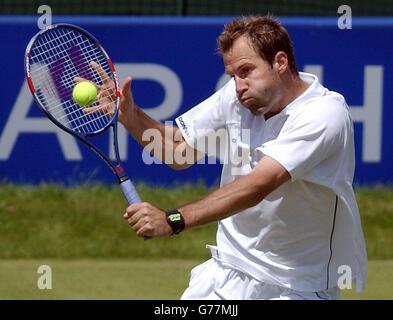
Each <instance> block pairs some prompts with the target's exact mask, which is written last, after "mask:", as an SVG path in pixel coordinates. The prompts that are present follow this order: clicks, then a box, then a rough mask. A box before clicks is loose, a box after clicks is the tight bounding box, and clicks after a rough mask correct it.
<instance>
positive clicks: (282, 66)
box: [273, 51, 288, 74]
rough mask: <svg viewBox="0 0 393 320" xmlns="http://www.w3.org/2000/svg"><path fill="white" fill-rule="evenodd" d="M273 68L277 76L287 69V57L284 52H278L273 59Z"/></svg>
mask: <svg viewBox="0 0 393 320" xmlns="http://www.w3.org/2000/svg"><path fill="white" fill-rule="evenodd" d="M273 65H274V68H275V70H277V72H278V73H279V74H282V73H284V72H285V71H286V70H287V69H288V56H287V54H286V53H285V52H284V51H279V52H277V53H276V55H275V57H274V64H273Z"/></svg>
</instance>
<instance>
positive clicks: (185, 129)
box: [178, 117, 190, 137]
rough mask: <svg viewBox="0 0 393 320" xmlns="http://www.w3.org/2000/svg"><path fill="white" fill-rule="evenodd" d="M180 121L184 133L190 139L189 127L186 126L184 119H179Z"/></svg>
mask: <svg viewBox="0 0 393 320" xmlns="http://www.w3.org/2000/svg"><path fill="white" fill-rule="evenodd" d="M178 119H179V123H180V125H181V127H182V129H183V131H184V133H185V134H186V136H187V137H190V132H189V131H188V128H187V125H186V124H185V122H184V120H183V118H182V117H179V118H178Z"/></svg>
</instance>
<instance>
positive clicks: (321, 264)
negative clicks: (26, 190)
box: [120, 17, 367, 299]
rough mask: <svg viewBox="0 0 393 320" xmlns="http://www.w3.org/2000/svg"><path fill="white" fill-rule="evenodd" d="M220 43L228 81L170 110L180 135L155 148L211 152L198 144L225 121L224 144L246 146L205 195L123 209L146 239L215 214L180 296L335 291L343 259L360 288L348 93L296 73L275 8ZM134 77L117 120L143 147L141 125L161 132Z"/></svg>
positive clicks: (316, 295)
mask: <svg viewBox="0 0 393 320" xmlns="http://www.w3.org/2000/svg"><path fill="white" fill-rule="evenodd" d="M218 42H219V49H220V52H221V54H222V56H223V60H224V64H225V69H226V72H227V73H228V74H229V75H230V76H231V77H232V79H231V80H230V81H229V82H228V83H227V84H226V85H225V86H224V87H223V88H222V89H220V90H219V91H217V92H216V93H215V94H214V95H212V96H211V97H210V98H208V99H207V100H205V101H203V102H202V103H200V104H199V105H197V106H196V107H194V108H192V109H191V110H189V111H188V112H186V113H185V114H183V115H182V116H180V117H178V118H177V119H176V122H177V124H178V126H179V128H175V127H173V128H171V130H172V133H173V137H175V136H176V135H178V133H179V132H181V134H182V137H183V138H182V139H175V138H172V137H170V138H169V137H168V136H167V135H166V136H165V139H164V141H163V143H162V148H163V149H162V151H163V152H161V154H168V152H169V153H170V154H172V155H175V157H171V159H173V158H174V159H176V154H179V153H180V154H182V155H184V154H187V153H188V154H190V152H191V153H192V154H193V157H191V158H193V161H194V162H195V161H196V160H198V159H199V158H200V157H201V156H203V155H204V153H206V152H207V149H204V150H203V149H202V148H201V147H198V146H200V145H201V144H198V142H199V141H201V140H203V139H204V138H205V136H206V135H208V134H209V132H211V131H217V130H219V129H223V128H224V129H225V130H227V132H228V134H229V139H228V141H229V142H228V144H229V145H228V147H227V151H228V153H229V154H234V153H236V152H239V151H241V152H242V153H243V154H244V153H245V154H246V155H247V156H246V157H244V158H242V161H241V163H240V164H239V163H233V162H231V161H229V162H228V163H225V164H224V166H223V172H222V179H221V187H220V188H219V189H217V190H215V191H213V192H211V193H210V194H208V195H207V196H206V197H204V198H203V199H200V200H199V201H195V202H193V203H188V204H185V205H183V206H180V207H179V208H176V209H173V210H169V211H167V212H164V211H163V210H161V209H159V208H156V207H154V206H152V205H151V204H148V203H141V204H133V205H130V206H129V207H128V208H127V210H126V213H125V214H124V218H125V219H126V220H127V221H128V223H129V224H130V225H131V227H132V228H133V229H134V230H135V232H136V233H137V235H139V236H153V237H154V236H169V235H171V234H173V233H180V232H181V231H183V229H189V228H192V227H195V226H199V225H204V224H207V223H210V222H214V221H219V224H218V231H217V246H208V247H209V248H210V250H211V253H212V259H210V260H208V261H207V262H205V263H203V264H202V265H200V266H198V267H196V268H194V269H193V270H192V272H191V280H190V284H189V288H188V289H187V290H186V291H185V292H184V294H183V296H182V299H338V298H339V291H340V289H339V287H338V285H339V281H340V276H343V274H342V270H343V269H342V268H343V267H344V266H345V267H346V268H347V269H346V270H347V271H348V270H349V271H350V274H349V279H350V280H349V281H352V279H354V280H355V281H356V284H357V289H358V290H362V289H363V286H364V282H365V280H366V273H367V271H366V269H367V267H366V261H367V258H366V251H365V244H364V238H363V233H362V228H361V224H360V217H359V212H358V208H357V204H356V200H355V196H354V192H353V189H352V179H353V173H354V141H353V125H352V121H351V119H350V115H349V111H348V106H347V104H346V102H345V99H344V98H343V96H341V95H340V94H338V93H336V92H332V91H329V90H328V89H326V88H324V87H323V86H322V85H321V84H320V83H319V82H318V79H317V78H316V77H315V76H313V75H311V74H306V73H298V71H297V67H296V63H295V58H294V52H293V47H292V43H291V40H290V37H289V35H288V33H287V31H286V30H285V29H284V27H283V26H282V25H280V23H279V22H277V21H276V20H274V19H272V18H270V17H246V18H241V19H236V20H234V21H232V22H231V23H229V24H228V25H226V26H225V28H224V31H223V32H222V34H221V35H220V37H219V41H218ZM130 82H131V79H130V78H128V79H127V80H126V81H125V84H124V88H123V95H124V97H123V98H122V105H121V114H120V121H121V122H122V123H123V124H124V125H125V127H126V128H127V129H128V130H129V132H130V133H131V134H132V135H133V136H134V137H135V138H136V139H137V140H138V141H139V142H140V143H142V144H144V145H146V144H147V143H149V142H148V141H142V139H141V136H142V133H143V132H144V130H146V129H148V128H156V129H157V130H160V132H161V133H162V135H163V136H164V131H165V127H164V126H163V125H162V124H160V123H158V122H156V121H154V120H153V119H151V118H149V117H148V116H147V115H146V114H144V113H143V112H142V111H141V109H139V108H137V107H136V106H135V104H134V101H133V99H132V96H131V93H130V91H129V89H128V88H129V85H130ZM179 130H180V131H179ZM247 133H249V134H248V137H247ZM198 148H199V149H200V150H198ZM164 151H165V152H164ZM163 160H164V161H165V158H164V159H163ZM169 165H171V166H172V167H173V168H174V169H183V168H186V167H188V166H190V161H188V163H184V164H181V163H176V162H175V163H174V164H169ZM347 276H348V275H347Z"/></svg>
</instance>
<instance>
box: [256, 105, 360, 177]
mask: <svg viewBox="0 0 393 320" xmlns="http://www.w3.org/2000/svg"><path fill="white" fill-rule="evenodd" d="M329 100H330V103H327V101H323V102H322V103H321V104H319V105H317V104H315V105H314V106H312V107H311V108H308V109H307V110H306V111H303V112H301V113H300V114H298V115H294V116H293V117H294V118H293V119H288V120H287V121H290V122H289V123H288V126H287V127H286V128H285V129H284V128H283V130H282V132H281V133H280V134H279V135H278V137H277V138H276V139H274V140H270V141H268V142H266V143H264V144H263V145H262V146H261V147H259V148H257V150H258V151H259V152H262V153H263V154H264V155H267V156H270V157H272V158H273V159H275V160H276V161H278V162H279V163H280V164H281V165H282V166H283V167H284V168H285V169H286V170H287V171H288V172H289V174H290V175H291V178H292V181H294V180H297V179H301V178H303V177H304V176H305V175H307V174H308V172H310V171H311V170H313V169H314V168H315V167H316V166H317V165H319V164H320V163H321V162H323V161H324V160H326V159H328V158H329V157H331V156H332V155H333V154H335V153H337V152H340V150H341V149H342V148H343V147H344V144H345V140H346V138H347V136H348V130H349V128H350V127H351V125H352V122H351V120H350V117H349V112H348V108H347V107H346V104H345V102H344V104H342V103H338V102H337V101H334V100H333V99H328V101H329ZM332 100H333V103H331V102H332ZM313 107H315V108H313ZM309 109H310V110H309ZM289 118H291V116H289ZM321 175H323V174H321Z"/></svg>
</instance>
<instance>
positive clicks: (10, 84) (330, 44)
mask: <svg viewBox="0 0 393 320" xmlns="http://www.w3.org/2000/svg"><path fill="white" fill-rule="evenodd" d="M229 20H230V19H229V18H219V19H217V18H214V19H212V18H131V17H105V18H103V17H55V18H54V20H53V22H54V23H58V22H67V23H73V24H77V25H79V26H81V27H82V28H85V29H86V30H88V31H89V32H91V33H92V34H93V35H95V37H96V38H97V39H98V40H99V41H100V42H101V44H102V45H103V46H104V48H105V49H106V50H107V51H108V53H109V55H110V56H111V58H112V60H113V61H114V63H115V65H116V67H117V70H118V74H119V78H120V81H121V82H122V80H123V79H124V77H125V76H127V75H131V76H133V77H134V83H133V91H134V97H135V100H136V102H137V103H138V104H139V105H140V106H143V107H144V108H145V109H146V110H147V111H148V112H149V114H151V115H152V116H153V117H155V118H156V119H159V120H160V121H170V120H173V119H174V118H175V117H176V116H178V115H180V114H181V113H183V112H185V111H186V110H188V109H189V108H190V107H192V106H194V105H195V104H197V103H198V102H200V101H201V100H203V99H204V98H206V97H208V96H209V95H210V94H212V93H213V92H214V91H215V90H216V88H217V87H218V86H219V85H220V81H221V83H222V81H223V79H222V78H221V77H222V76H223V64H222V61H221V58H220V56H219V55H218V54H216V37H217V36H218V34H219V33H220V31H221V29H222V27H223V24H224V23H226V22H228V21H229ZM281 20H282V22H283V23H284V25H285V26H286V27H287V29H288V30H289V32H290V34H291V36H292V38H293V41H294V45H295V51H296V57H297V62H298V67H299V69H300V70H305V71H311V72H313V73H316V74H317V75H318V76H319V77H320V79H321V80H322V82H323V84H324V85H325V86H327V87H328V88H329V89H331V90H335V91H338V92H340V93H342V94H343V95H344V96H345V97H346V99H347V102H348V104H349V105H350V107H351V113H352V116H353V118H354V120H355V134H356V158H357V166H356V173H355V181H356V183H360V184H366V183H367V184H375V183H378V182H385V183H386V182H392V181H393V164H392V159H393V148H392V143H391V139H392V138H393V134H392V133H393V128H392V126H391V125H389V121H390V120H391V119H392V118H393V110H392V109H393V106H392V101H393V99H392V98H393V97H392V96H393V93H392V92H393V90H392V84H393V78H392V77H393V70H392V68H393V63H392V61H391V59H390V58H391V53H392V49H393V44H392V42H391V41H390V40H389V39H393V19H356V18H355V19H354V21H353V24H352V29H346V30H341V29H339V28H338V27H337V18H323V19H304V18H301V19H300V18H282V19H281ZM37 31H38V28H37V17H0V35H1V40H2V41H1V44H0V46H1V50H0V52H1V59H0V70H1V72H0V84H1V90H2V94H1V105H0V107H1V112H0V180H5V181H13V182H17V183H20V182H28V183H38V182H42V181H51V182H53V181H55V182H63V183H64V182H65V183H74V182H81V181H105V182H114V180H113V176H112V174H111V173H110V171H109V170H108V169H107V168H106V166H105V165H103V164H102V163H101V161H100V160H98V159H97V158H96V156H95V155H94V154H92V153H91V152H90V151H88V150H87V148H85V147H84V146H82V145H80V144H78V143H77V142H76V141H75V140H74V139H73V138H70V137H68V136H65V135H63V134H61V133H59V132H58V131H56V129H54V127H53V126H51V125H50V124H49V123H48V120H47V119H46V118H45V117H44V116H43V115H42V114H41V111H40V110H39V109H38V107H37V106H36V105H35V104H34V103H33V100H32V97H31V95H30V93H29V91H28V88H27V86H26V84H25V81H24V69H23V67H24V66H23V62H24V51H25V48H26V45H27V43H28V42H29V40H30V38H31V37H32V36H33V35H34V34H35V33H36V32H37ZM120 138H121V148H122V158H123V164H124V167H125V168H126V170H127V171H128V173H129V175H130V176H131V177H133V178H134V180H136V181H146V182H149V183H159V184H169V183H173V182H184V181H198V180H204V181H205V182H207V183H208V184H214V183H216V182H217V181H218V180H219V176H220V165H219V164H206V165H197V166H194V167H192V168H190V169H188V170H185V171H172V170H171V169H169V168H167V167H166V166H164V165H160V164H154V163H153V164H150V165H149V164H146V161H143V155H142V148H141V147H140V146H139V145H137V144H136V143H135V142H134V141H133V140H132V138H131V137H130V136H127V135H126V134H124V132H123V133H122V132H121V133H120ZM98 143H99V145H100V146H101V147H102V148H103V149H104V150H109V149H108V148H109V145H110V143H109V139H108V138H105V137H100V138H99V139H98ZM145 156H146V155H145Z"/></svg>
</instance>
